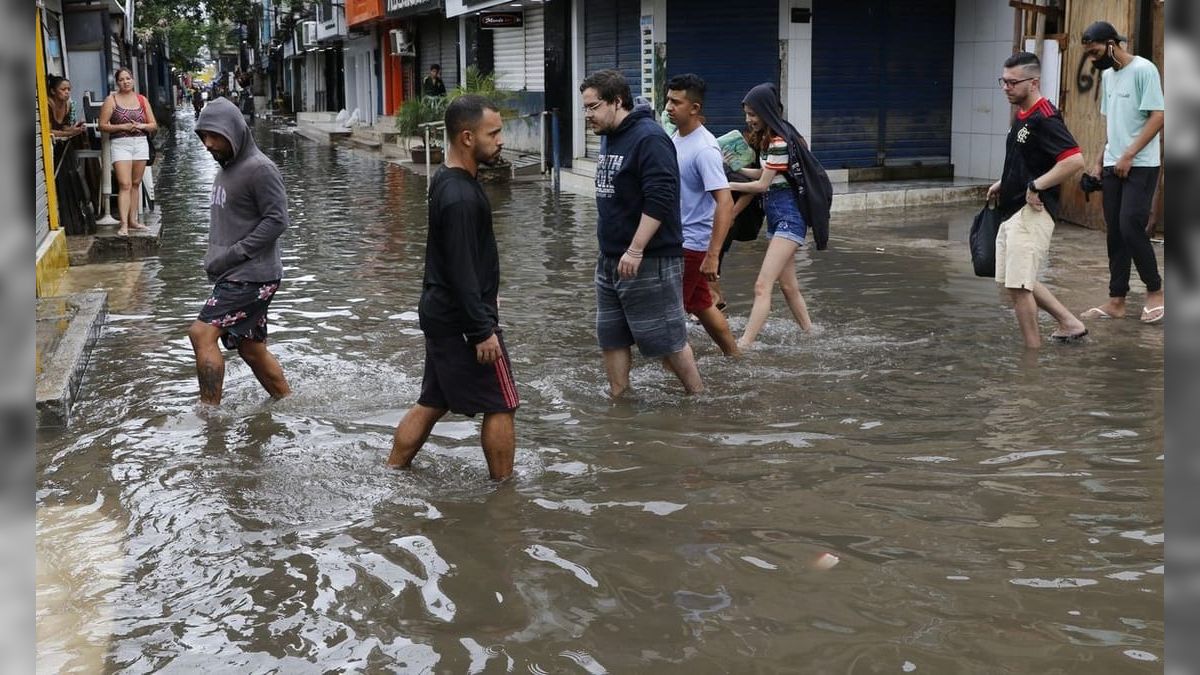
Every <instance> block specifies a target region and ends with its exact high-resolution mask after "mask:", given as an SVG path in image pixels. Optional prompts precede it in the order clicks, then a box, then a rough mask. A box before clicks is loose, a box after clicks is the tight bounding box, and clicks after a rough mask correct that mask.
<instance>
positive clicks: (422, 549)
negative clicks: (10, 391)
mask: <svg viewBox="0 0 1200 675" xmlns="http://www.w3.org/2000/svg"><path fill="white" fill-rule="evenodd" d="M259 131H260V133H259V134H258V138H259V141H260V143H262V144H263V146H264V149H265V150H266V151H267V152H268V153H269V154H270V155H271V156H272V157H273V158H274V159H275V160H276V161H277V162H278V164H279V166H280V169H281V170H282V172H283V174H284V176H285V180H286V181H287V183H288V188H289V195H290V203H291V214H292V219H293V221H292V228H291V229H290V231H289V232H288V233H287V234H286V235H285V242H284V250H285V252H284V264H285V270H286V271H285V274H286V279H285V281H284V283H283V286H282V288H281V290H280V292H279V294H278V295H277V296H276V300H275V302H274V304H273V305H272V314H271V320H272V325H271V345H272V350H273V351H274V352H275V353H276V354H277V355H278V356H279V359H280V361H281V363H282V365H283V367H284V370H285V372H286V374H287V376H288V378H289V380H290V382H291V385H292V389H293V391H294V395H293V396H292V397H290V398H288V399H286V400H284V401H281V402H278V403H271V402H269V401H268V399H267V397H266V395H265V394H264V393H263V392H262V390H261V389H260V388H259V386H258V384H257V382H255V380H254V378H253V376H252V375H251V373H250V371H249V370H248V369H247V368H246V367H245V365H244V364H242V363H241V362H240V361H239V360H238V359H237V358H236V357H234V358H232V359H230V361H229V366H228V370H227V374H226V389H225V392H226V395H225V402H224V403H223V404H222V406H221V407H220V409H219V410H218V411H215V412H205V411H202V410H199V409H198V408H197V407H196V404H195V401H196V397H197V387H196V383H195V379H194V365H193V361H192V354H191V349H190V347H189V345H188V342H187V337H186V330H187V326H188V324H189V322H190V321H191V320H192V318H193V317H194V316H195V315H196V313H197V311H198V309H199V305H200V303H201V302H202V301H203V300H204V299H205V297H207V295H206V294H207V292H208V285H207V283H206V281H205V279H204V276H203V273H202V269H201V265H200V259H201V257H202V255H203V250H204V241H205V236H206V225H207V202H208V192H209V186H210V183H211V179H212V175H213V173H214V171H215V168H216V167H215V165H214V164H213V162H212V160H211V159H210V158H209V157H208V155H207V153H205V152H204V151H203V149H202V148H201V147H200V145H199V143H198V142H197V141H196V140H195V136H194V134H192V133H191V131H190V120H187V119H181V121H180V126H179V129H178V130H177V132H176V134H177V140H176V143H175V145H174V146H171V147H168V148H167V149H166V150H165V151H164V152H163V153H162V154H160V157H162V158H164V159H165V161H163V162H162V163H161V166H160V171H161V172H162V173H161V175H160V176H158V177H157V178H158V181H157V184H158V193H159V197H160V199H159V207H160V208H161V209H162V222H163V238H162V249H161V252H160V255H159V256H158V257H157V258H150V259H148V260H145V261H143V262H140V263H135V264H131V265H104V266H88V267H83V268H73V269H72V271H71V277H70V278H69V279H68V285H69V287H70V290H81V289H84V288H88V287H91V286H101V287H106V288H109V289H110V294H109V311H110V315H109V319H108V324H107V325H106V327H105V330H104V333H103V335H102V337H101V339H100V341H99V343H98V344H97V347H96V350H95V352H94V354H93V357H92V361H91V365H90V366H89V369H88V372H87V376H86V379H85V381H84V383H83V387H82V391H81V394H80V398H79V400H78V402H77V404H76V408H75V411H74V413H73V419H72V426H71V428H70V429H69V430H67V431H65V432H46V433H42V434H40V436H39V439H38V446H37V447H38V468H39V479H38V491H37V505H38V512H37V513H38V525H39V539H38V560H39V569H38V615H37V620H38V640H39V642H38V665H39V670H45V671H47V672H50V671H61V670H68V669H78V670H105V671H119V672H130V673H139V672H149V671H156V670H160V669H165V670H167V671H169V672H191V671H195V670H209V671H214V672H247V673H249V672H288V673H292V672H296V673H303V672H333V671H345V670H361V671H398V672H469V673H483V672H531V673H602V672H614V673H620V672H653V673H674V672H688V673H710V672H749V671H754V672H845V673H876V672H914V671H915V672H928V673H952V672H1013V673H1029V672H1044V673H1050V672H1088V673H1102V672H1137V671H1146V672H1159V671H1161V668H1162V664H1161V661H1160V659H1161V658H1162V651H1163V621H1162V603H1163V575H1162V573H1163V517H1162V497H1163V492H1162V487H1161V486H1162V467H1163V456H1162V452H1163V449H1162V448H1163V404H1162V397H1163V331H1162V327H1161V326H1157V327H1150V326H1143V325H1141V324H1139V323H1138V322H1137V320H1136V319H1128V320H1120V321H1111V322H1103V323H1102V322H1092V323H1091V324H1090V325H1089V327H1090V328H1091V336H1090V337H1089V339H1088V340H1087V341H1086V342H1085V343H1083V344H1077V345H1067V346H1059V345H1047V346H1046V348H1045V349H1043V350H1041V352H1040V353H1037V354H1027V353H1025V352H1024V351H1023V350H1022V349H1021V348H1020V338H1019V335H1018V332H1017V328H1016V324H1015V321H1014V319H1013V317H1012V314H1011V311H1009V310H1008V309H1007V308H1005V307H1004V305H1003V303H1002V302H1001V300H1000V295H999V293H998V292H997V290H996V289H995V288H994V284H993V283H992V282H990V281H989V280H985V279H976V278H975V277H973V276H972V274H971V267H970V262H969V260H968V259H967V257H966V243H965V240H966V231H967V227H968V226H969V223H970V219H971V216H972V215H973V209H972V208H971V207H969V206H939V207H930V208H929V209H928V210H914V209H910V210H908V211H903V210H893V211H889V212H882V213H879V212H877V213H874V214H864V213H851V214H844V215H839V216H838V217H837V219H835V221H834V224H833V227H832V230H831V234H832V240H831V250H829V251H823V252H815V251H814V252H812V253H811V254H810V253H802V254H800V257H799V258H798V261H797V270H798V276H799V278H800V283H801V287H802V289H804V292H805V294H806V298H807V299H808V303H809V308H810V311H811V312H812V316H813V319H814V322H815V323H816V325H817V329H816V330H815V331H814V332H813V333H812V334H810V335H805V334H802V333H800V332H799V331H798V329H797V328H796V326H795V324H794V323H793V322H792V321H791V319H790V318H789V317H788V315H787V313H786V309H785V308H784V306H783V303H782V299H781V298H778V297H777V298H776V303H775V306H774V307H773V310H772V315H771V319H770V321H769V322H768V324H767V326H766V328H765V330H764V331H763V334H762V336H761V338H760V344H759V348H758V349H756V350H755V351H754V352H752V353H751V354H750V355H749V356H748V357H747V358H745V359H743V360H740V361H730V360H726V359H724V358H723V357H721V355H720V352H719V351H718V350H717V348H716V347H715V346H714V345H713V344H712V343H711V342H710V341H709V340H708V339H707V337H706V336H705V335H704V333H703V330H702V329H701V328H700V327H699V326H698V325H694V326H692V330H691V337H692V344H693V347H694V348H695V349H696V350H697V354H698V359H699V365H700V369H701V372H702V374H703V376H704V377H705V380H706V383H707V385H708V391H707V392H706V393H705V394H703V395H701V396H697V397H694V398H685V397H683V396H682V395H681V390H680V387H679V385H678V383H677V382H676V381H675V379H674V377H673V376H670V375H669V374H667V373H666V372H665V371H664V370H663V369H662V367H661V366H660V365H658V364H655V363H649V362H647V361H645V360H641V359H638V360H637V361H636V363H635V370H634V373H633V383H634V386H635V392H634V395H633V396H631V397H630V398H629V399H628V400H626V401H622V402H619V403H615V404H614V403H611V402H610V401H609V400H608V399H607V398H606V396H605V395H604V388H605V386H604V375H603V370H602V367H601V362H600V356H599V353H598V352H597V349H596V347H595V346H594V338H593V329H592V321H593V312H594V304H593V303H594V301H593V298H592V286H591V279H592V265H593V259H594V255H595V248H596V244H595V237H594V216H595V209H594V204H593V203H592V202H591V200H588V199H586V198H583V197H578V196H574V195H569V194H564V195H562V196H561V197H560V198H557V199H556V198H555V197H554V195H553V194H552V193H551V192H549V191H548V190H546V189H545V187H543V186H541V185H536V184H528V183H520V184H514V185H490V186H488V187H487V190H488V192H489V194H490V196H491V198H492V200H493V204H494V206H495V211H496V231H497V238H498V243H499V248H500V253H501V265H502V271H503V277H502V287H501V288H502V290H501V299H500V312H501V317H502V320H503V321H504V323H505V329H506V341H507V342H508V344H509V347H510V350H511V353H512V360H513V367H514V371H515V374H516V377H517V381H518V385H519V388H520V394H521V397H522V400H523V407H522V408H521V410H520V412H519V413H518V417H517V425H518V426H517V447H518V450H517V461H516V478H515V480H513V481H511V482H508V483H506V484H502V485H495V484H493V483H491V482H490V481H488V480H487V479H486V468H485V464H484V462H483V457H482V453H481V452H480V451H479V449H478V447H477V445H476V444H477V439H478V421H477V420H469V419H466V418H462V417H448V418H447V420H448V421H447V422H445V423H443V424H441V425H439V426H438V427H437V428H436V429H435V431H434V435H433V437H432V438H431V439H430V444H429V445H428V446H427V447H426V449H425V450H424V451H423V452H422V453H421V454H420V455H419V456H418V458H417V460H416V462H415V465H414V466H415V470H413V471H411V472H393V471H389V470H386V469H385V468H384V467H383V461H384V459H385V457H386V455H387V452H388V449H389V447H390V439H391V433H392V428H393V426H394V425H395V423H396V422H397V421H398V420H399V418H400V416H401V415H402V413H403V411H404V410H405V409H406V408H407V407H408V406H409V405H411V404H412V403H413V402H414V401H415V399H416V396H417V393H418V391H419V387H420V378H421V365H422V362H423V352H422V341H421V336H420V331H419V329H418V327H417V315H416V303H417V299H418V296H419V292H420V285H421V268H422V262H423V249H424V241H425V235H424V223H425V201H424V195H425V193H424V190H425V180H424V178H421V177H417V176H413V175H412V174H409V173H407V172H405V171H404V170H403V169H401V168H399V167H397V166H395V165H394V164H391V163H389V162H385V161H381V160H380V159H379V158H376V157H371V156H369V155H366V154H363V153H361V152H358V151H353V150H350V149H347V148H342V147H328V146H319V145H316V144H313V143H311V142H309V141H306V140H304V139H300V138H295V137H293V136H288V135H282V134H271V133H269V131H268V130H267V129H266V128H265V127H263V128H260V129H259ZM763 250H764V242H762V241H758V242H753V243H751V244H748V245H737V246H735V248H734V250H733V252H732V253H731V254H730V257H729V258H727V260H726V269H725V271H724V274H723V278H722V281H723V285H724V288H725V290H726V295H727V299H728V301H729V307H728V312H729V315H730V319H731V323H732V325H733V327H734V329H735V331H739V332H740V329H741V328H742V326H743V325H744V323H745V319H746V315H747V314H748V312H749V308H750V304H751V300H752V298H751V295H752V293H751V287H752V284H753V278H754V274H755V272H756V270H757V264H758V262H759V261H760V258H761V254H762V251H763ZM1160 252H1161V249H1160ZM92 267H95V268H96V269H94V270H93V269H91V268H92ZM1048 279H1049V282H1050V285H1051V287H1052V288H1053V289H1054V290H1055V292H1056V293H1058V295H1059V297H1060V299H1062V300H1063V301H1064V302H1065V303H1066V304H1067V305H1068V306H1069V307H1071V308H1073V309H1076V310H1077V311H1078V310H1082V309H1085V308H1086V307H1089V306H1091V305H1092V304H1095V303H1096V301H1098V300H1099V299H1101V296H1103V295H1104V287H1105V279H1106V272H1105V262H1104V243H1103V236H1102V235H1101V234H1099V233H1096V232H1090V231H1086V230H1082V229H1079V228H1075V227H1071V226H1060V227H1059V229H1058V231H1057V232H1056V234H1055V245H1054V249H1053V252H1052V259H1051V269H1050V270H1049V273H1048ZM1133 299H1136V300H1140V297H1135V298H1133ZM1050 330H1051V327H1050V325H1049V324H1048V323H1046V324H1045V325H1044V333H1046V334H1048V333H1049V332H1050ZM825 553H831V554H833V555H835V556H837V558H838V559H839V560H840V562H839V563H838V564H836V565H835V566H833V567H831V568H827V569H821V567H822V566H821V565H819V564H818V563H817V561H818V559H819V557H820V556H822V555H823V554H825ZM825 560H830V559H829V558H825ZM826 567H827V565H826Z"/></svg>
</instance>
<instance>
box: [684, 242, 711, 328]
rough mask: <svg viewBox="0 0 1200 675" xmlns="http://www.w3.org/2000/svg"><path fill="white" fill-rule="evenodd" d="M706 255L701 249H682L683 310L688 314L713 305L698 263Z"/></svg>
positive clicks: (697, 312)
mask: <svg viewBox="0 0 1200 675" xmlns="http://www.w3.org/2000/svg"><path fill="white" fill-rule="evenodd" d="M706 255H708V254H707V253H705V252H702V251H689V250H687V249H686V248H685V249H683V310H684V311H685V312H687V313H688V314H699V313H700V312H703V311H704V310H706V309H708V308H709V307H712V306H713V297H712V293H711V292H709V290H708V280H707V279H705V278H704V275H703V274H700V263H702V262H704V257H705V256H706Z"/></svg>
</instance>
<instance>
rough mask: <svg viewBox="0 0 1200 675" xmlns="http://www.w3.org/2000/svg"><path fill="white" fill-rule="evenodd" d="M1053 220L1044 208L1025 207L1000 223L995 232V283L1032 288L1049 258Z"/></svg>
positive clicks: (1010, 286)
mask: <svg viewBox="0 0 1200 675" xmlns="http://www.w3.org/2000/svg"><path fill="white" fill-rule="evenodd" d="M1053 234H1054V219H1053V218H1051V217H1050V214H1049V213H1048V212H1047V211H1046V210H1045V209H1042V210H1041V211H1035V210H1034V209H1033V207H1030V206H1023V207H1021V210H1020V211H1017V213H1016V214H1015V215H1013V217H1011V218H1009V219H1008V220H1006V221H1004V222H1003V223H1000V231H999V232H997V233H996V283H998V284H1003V285H1004V287H1005V288H1024V289H1025V290H1028V291H1032V290H1033V285H1034V284H1036V283H1037V280H1038V276H1039V275H1040V274H1041V273H1042V270H1043V269H1044V268H1045V267H1046V260H1047V258H1049V257H1050V237H1051V236H1052V235H1053Z"/></svg>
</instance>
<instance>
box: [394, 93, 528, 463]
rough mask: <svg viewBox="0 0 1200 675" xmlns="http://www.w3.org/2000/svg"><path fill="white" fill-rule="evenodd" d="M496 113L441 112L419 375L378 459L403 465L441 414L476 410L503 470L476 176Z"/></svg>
mask: <svg viewBox="0 0 1200 675" xmlns="http://www.w3.org/2000/svg"><path fill="white" fill-rule="evenodd" d="M500 128H501V120H500V113H499V112H498V111H497V110H496V108H495V107H494V106H493V105H492V104H491V103H488V102H487V101H486V100H485V99H483V98H481V97H479V96H462V97H460V98H458V99H456V100H455V101H454V102H453V103H451V104H450V105H449V106H448V107H447V108H446V133H447V135H448V136H449V139H450V147H449V151H448V152H447V154H446V165H445V166H444V167H443V168H442V169H441V170H440V171H438V173H437V175H436V176H435V177H434V179H433V183H432V184H431V185H430V187H429V234H428V235H427V237H426V243H425V284H424V290H423V291H422V292H421V302H420V305H419V307H418V315H419V316H420V320H421V331H422V332H423V333H425V375H424V377H423V378H422V380H421V395H420V397H419V398H418V399H417V405H415V406H413V408H412V409H410V410H409V411H408V413H407V414H405V415H404V419H402V420H400V424H399V425H398V426H397V427H396V433H395V436H394V437H393V441H392V453H391V455H390V456H388V459H387V464H388V466H390V467H392V468H394V469H402V468H407V467H409V466H411V465H412V461H413V458H414V457H416V455H417V452H419V451H420V450H421V446H423V445H425V441H426V440H428V439H429V433H430V432H431V431H432V430H433V425H434V424H436V423H437V421H438V420H439V419H441V418H442V416H443V415H445V414H446V412H447V411H449V412H455V413H458V414H461V415H468V416H471V417H473V416H475V415H476V414H479V413H482V414H483V432H482V438H481V439H480V440H481V445H482V446H483V455H484V458H485V459H486V460H487V465H488V473H489V474H490V475H491V477H492V479H493V480H502V479H504V478H508V477H509V476H510V475H512V470H513V456H514V454H515V451H516V431H515V429H514V417H515V414H516V410H517V407H518V406H520V399H519V398H518V396H517V385H516V382H515V381H514V380H513V376H512V367H511V365H510V362H509V359H508V351H507V350H506V349H505V346H504V340H503V338H502V336H501V330H500V311H499V309H498V307H497V305H496V295H497V293H498V292H499V289H500V254H499V251H498V250H497V248H496V234H495V232H494V231H493V230H492V205H491V203H490V202H489V201H488V198H487V195H486V194H484V192H483V187H482V186H480V184H479V181H478V180H477V179H476V177H475V176H476V173H477V171H478V169H479V165H480V164H486V163H490V162H492V161H495V160H496V158H498V157H499V156H500V150H501V149H502V148H503V147H504V139H503V137H502V136H501V135H500Z"/></svg>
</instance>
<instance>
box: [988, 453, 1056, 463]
mask: <svg viewBox="0 0 1200 675" xmlns="http://www.w3.org/2000/svg"><path fill="white" fill-rule="evenodd" d="M1063 454H1066V453H1065V452H1064V451H1062V450H1029V451H1027V452H1010V453H1008V454H1007V455H1001V456H999V457H992V458H990V459H985V460H982V461H980V462H979V463H980V464H1011V463H1013V462H1019V461H1021V460H1022V459H1030V458H1032V457H1047V456H1049V455H1063Z"/></svg>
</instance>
